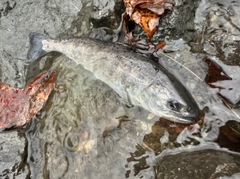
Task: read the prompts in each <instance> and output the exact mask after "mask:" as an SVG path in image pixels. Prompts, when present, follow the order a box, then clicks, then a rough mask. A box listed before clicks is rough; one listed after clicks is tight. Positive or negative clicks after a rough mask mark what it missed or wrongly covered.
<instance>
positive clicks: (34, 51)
mask: <svg viewBox="0 0 240 179" xmlns="http://www.w3.org/2000/svg"><path fill="white" fill-rule="evenodd" d="M44 39H45V37H44V35H42V34H39V33H36V32H31V33H30V34H29V40H30V49H29V50H28V53H27V58H28V59H29V60H37V59H38V58H40V57H42V56H44V55H45V54H46V53H47V52H46V51H44V50H43V49H42V40H44Z"/></svg>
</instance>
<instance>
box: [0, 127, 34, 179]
mask: <svg viewBox="0 0 240 179" xmlns="http://www.w3.org/2000/svg"><path fill="white" fill-rule="evenodd" d="M26 149H27V148H26V139H25V138H24V137H20V136H19V134H18V132H17V131H7V132H2V133H0V178H27V176H29V169H28V166H27V164H26V163H25V161H26V158H27V156H26V153H25V152H26V151H25V150H26Z"/></svg>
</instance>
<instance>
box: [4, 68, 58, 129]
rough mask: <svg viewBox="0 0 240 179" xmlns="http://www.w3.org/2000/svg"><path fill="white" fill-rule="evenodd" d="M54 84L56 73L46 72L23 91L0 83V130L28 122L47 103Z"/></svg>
mask: <svg viewBox="0 0 240 179" xmlns="http://www.w3.org/2000/svg"><path fill="white" fill-rule="evenodd" d="M55 82H56V73H55V72H53V71H48V72H45V73H42V74H41V75H39V76H37V77H36V78H34V80H33V81H32V82H30V83H29V84H28V85H27V86H26V87H25V88H24V89H19V88H13V87H11V86H9V85H6V84H3V83H0V130H3V129H5V128H10V127H17V126H22V125H24V124H25V123H27V122H29V121H30V120H31V119H32V118H33V117H34V116H35V115H36V113H37V112H38V111H40V110H41V108H42V107H43V105H44V104H45V102H46V101H47V99H48V96H49V95H50V93H51V91H52V90H53V88H54V86H55Z"/></svg>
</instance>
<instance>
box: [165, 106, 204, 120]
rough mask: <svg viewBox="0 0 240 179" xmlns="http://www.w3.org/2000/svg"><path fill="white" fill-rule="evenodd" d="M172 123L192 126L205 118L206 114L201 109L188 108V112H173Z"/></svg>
mask: <svg viewBox="0 0 240 179" xmlns="http://www.w3.org/2000/svg"><path fill="white" fill-rule="evenodd" d="M171 116H172V119H170V120H172V121H174V122H176V123H181V124H191V123H195V122H197V121H199V120H200V119H202V118H203V117H204V113H203V111H202V110H200V109H199V108H191V109H189V108H188V111H185V110H184V111H171Z"/></svg>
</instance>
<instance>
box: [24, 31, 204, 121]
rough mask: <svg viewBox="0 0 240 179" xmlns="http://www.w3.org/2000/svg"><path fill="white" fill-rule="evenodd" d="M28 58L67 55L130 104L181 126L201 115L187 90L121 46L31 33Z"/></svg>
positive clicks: (169, 76)
mask: <svg viewBox="0 0 240 179" xmlns="http://www.w3.org/2000/svg"><path fill="white" fill-rule="evenodd" d="M30 43H31V48H30V50H29V52H28V58H29V59H32V60H35V59H37V58H39V57H40V56H42V55H44V54H45V53H47V52H51V51H57V52H61V53H63V54H65V55H66V56H67V57H69V58H70V59H72V60H74V61H75V62H76V63H77V64H81V65H82V66H83V67H84V68H85V69H86V70H89V71H91V72H92V73H93V74H94V75H95V76H96V77H97V78H98V79H99V80H101V81H103V82H104V83H106V84H107V85H109V86H110V87H111V88H112V89H114V90H115V91H116V92H117V93H118V94H119V95H120V96H121V97H122V98H123V99H124V100H125V101H127V102H128V104H132V105H135V106H140V107H142V108H144V109H146V110H148V111H150V112H152V113H153V114H155V115H157V116H159V117H164V118H166V119H169V120H171V121H175V122H179V123H192V122H194V121H196V120H198V119H199V118H200V116H201V112H200V110H199V108H198V105H197V104H196V102H195V101H194V99H193V98H192V96H191V95H190V93H189V92H188V91H187V90H186V88H185V87H184V86H183V85H182V84H181V83H180V82H179V81H178V79H177V78H175V77H174V76H173V75H172V74H171V73H170V72H168V71H167V70H166V69H165V68H163V67H162V66H161V65H159V64H158V63H155V62H152V61H151V60H149V59H147V58H146V57H144V56H142V55H140V54H137V53H136V52H134V51H132V50H131V49H130V48H128V47H125V46H123V45H120V44H114V43H108V42H101V41H96V40H91V39H85V38H81V39H70V40H49V39H44V38H43V36H41V35H40V34H36V33H31V34H30Z"/></svg>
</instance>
